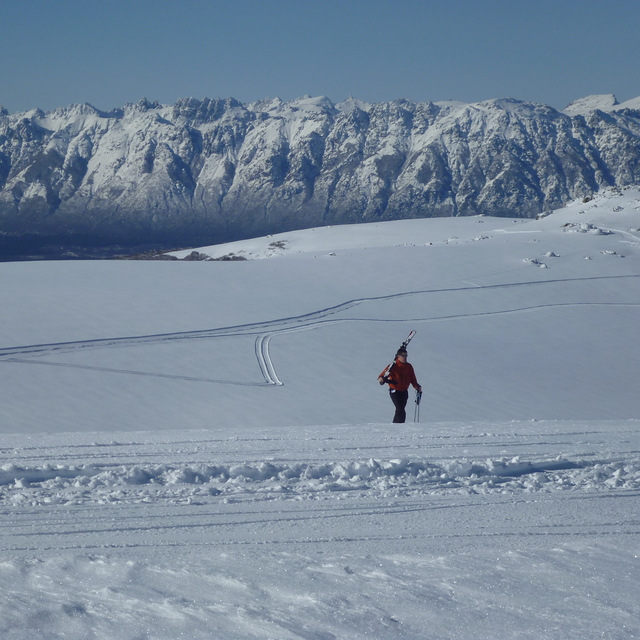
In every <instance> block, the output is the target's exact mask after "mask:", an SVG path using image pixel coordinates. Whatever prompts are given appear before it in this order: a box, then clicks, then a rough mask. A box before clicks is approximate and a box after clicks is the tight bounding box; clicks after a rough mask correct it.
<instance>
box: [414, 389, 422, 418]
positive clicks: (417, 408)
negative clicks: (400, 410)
mask: <svg viewBox="0 0 640 640" xmlns="http://www.w3.org/2000/svg"><path fill="white" fill-rule="evenodd" d="M421 399H422V391H418V390H417V389H416V406H415V409H414V410H413V421H414V422H420V400H421Z"/></svg>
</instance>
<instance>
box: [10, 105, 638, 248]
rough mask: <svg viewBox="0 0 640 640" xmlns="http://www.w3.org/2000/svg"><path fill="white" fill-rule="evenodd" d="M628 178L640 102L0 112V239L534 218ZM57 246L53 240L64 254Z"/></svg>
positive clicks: (194, 241)
mask: <svg viewBox="0 0 640 640" xmlns="http://www.w3.org/2000/svg"><path fill="white" fill-rule="evenodd" d="M636 183H640V99H635V100H630V101H628V102H625V103H623V104H618V103H617V101H616V99H615V97H614V96H591V97H589V98H584V99H582V100H578V101H576V102H574V103H572V104H571V105H569V107H568V108H567V109H566V110H565V111H564V112H560V111H557V110H556V109H553V108H551V107H549V106H546V105H542V104H535V103H529V102H523V101H518V100H514V99H496V100H489V101H486V102H480V103H476V104H463V103H457V102H455V103H454V102H436V103H432V102H425V103H414V102H409V101H406V100H397V101H394V102H386V103H377V104H368V103H363V102H360V101H358V100H356V99H353V98H350V99H348V100H346V101H345V102H342V103H338V104H334V103H332V102H331V101H330V100H329V99H327V98H309V97H305V98H302V99H298V100H293V101H291V102H283V101H281V100H279V99H273V100H272V99H268V100H264V101H260V102H256V103H252V104H242V103H240V102H238V101H236V100H233V99H228V100H211V99H204V100H197V99H193V98H188V99H182V100H179V101H178V102H176V103H175V104H174V105H168V106H166V105H160V104H158V103H153V104H152V103H150V102H148V101H147V100H142V101H141V102H139V103H137V104H128V105H126V106H125V107H123V108H121V109H115V110H113V111H111V112H109V113H105V112H102V111H99V110H98V109H96V108H94V107H92V106H90V105H87V104H84V105H73V106H70V107H67V108H61V109H57V110H55V111H50V112H43V111H41V110H37V109H36V110H32V111H29V112H23V113H17V114H9V113H8V112H7V111H6V110H3V109H1V108H0V232H2V233H3V234H4V236H5V239H6V238H7V237H10V238H12V239H13V240H14V241H15V240H17V237H19V236H24V235H25V234H31V235H35V236H39V237H56V236H58V237H62V238H65V241H64V242H66V243H67V244H68V243H69V242H70V238H71V237H76V236H77V237H84V239H85V240H87V239H90V241H91V242H92V243H96V244H108V243H115V242H121V243H126V244H128V245H132V244H136V243H145V242H151V243H158V244H160V245H164V246H166V245H167V244H168V245H169V246H173V247H175V246H176V245H183V246H187V245H191V246H194V245H202V244H206V243H212V242H221V241H228V240H236V239H240V238H246V237H252V236H257V235H262V234H267V233H276V232H282V231H288V230H292V229H301V228H310V227H314V226H321V225H326V224H344V223H359V222H372V221H374V222H375V221H379V220H393V219H403V218H418V217H434V216H458V215H474V214H486V215H493V216H516V217H533V216H535V215H536V214H538V213H540V212H543V211H545V210H549V209H555V208H558V207H560V206H562V205H564V204H566V203H567V202H568V201H570V200H572V199H574V198H577V197H582V196H585V195H589V194H592V193H594V192H596V191H598V190H599V189H600V188H602V187H608V186H614V185H615V186H625V185H629V184H636ZM64 242H63V244H64Z"/></svg>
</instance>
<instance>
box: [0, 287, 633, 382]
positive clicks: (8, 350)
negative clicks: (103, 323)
mask: <svg viewBox="0 0 640 640" xmlns="http://www.w3.org/2000/svg"><path fill="white" fill-rule="evenodd" d="M638 277H640V276H638V275H617V276H594V277H587V278H564V279H550V280H542V281H528V282H520V283H500V284H491V285H484V286H482V285H477V284H473V283H470V284H471V285H472V286H470V287H456V288H445V289H428V290H416V291H406V292H401V293H395V294H391V295H386V296H374V297H367V298H357V299H354V300H349V301H347V302H343V303H341V304H339V305H336V306H333V307H328V308H326V309H321V310H318V311H314V312H312V313H307V314H304V315H301V316H294V317H288V318H280V319H277V320H272V321H267V322H259V323H251V324H243V325H236V326H230V327H221V328H218V329H203V330H199V331H182V332H176V333H164V334H156V335H146V336H130V337H121V338H99V339H96V340H79V341H70V342H60V343H53V344H39V345H27V346H21V347H5V348H2V349H0V362H7V363H11V362H19V363H22V364H41V365H47V366H56V367H69V368H80V369H88V370H92V371H104V372H107V373H118V374H129V375H138V376H150V377H160V378H173V379H177V380H187V381H193V382H209V383H215V384H227V385H238V386H263V385H265V384H266V385H270V386H282V385H283V384H284V382H282V381H281V380H280V378H279V377H278V374H277V372H276V369H275V366H274V364H273V361H272V358H271V355H270V352H269V343H270V342H271V339H272V337H273V336H274V335H283V334H286V333H293V332H297V331H305V330H311V329H316V328H319V327H321V326H326V325H327V324H332V323H342V322H394V323H397V322H403V323H407V322H437V321H443V320H454V319H462V318H473V317H482V316H491V315H502V314H509V313H520V312H526V311H535V310H540V309H548V308H559V307H575V306H591V307H593V306H628V307H638V306H640V303H613V302H610V303H604V302H582V303H580V302H572V303H551V304H538V305H532V306H526V307H517V308H513V309H502V310H496V311H485V312H476V313H467V314H451V315H443V316H431V317H421V318H403V319H402V320H401V321H400V320H397V319H393V320H391V319H382V318H330V316H335V315H338V314H340V313H342V312H344V311H347V310H349V309H352V308H354V307H357V306H359V305H361V304H363V303H366V302H381V301H386V300H392V299H397V298H404V297H410V296H418V295H429V294H433V293H451V292H460V291H468V290H470V289H472V290H483V289H487V290H492V289H500V288H513V287H528V286H536V285H547V284H557V283H561V282H580V281H597V280H608V279H619V278H638ZM256 334H257V337H256V341H255V355H256V359H257V361H258V365H259V368H260V372H261V374H262V376H263V378H264V381H265V382H264V383H256V382H242V381H234V380H226V379H225V380H219V379H213V378H207V377H204V376H203V377H200V376H184V375H176V374H167V373H151V372H144V371H135V370H131V369H115V368H108V367H96V366H88V365H81V364H72V363H62V362H52V361H44V360H36V359H34V358H39V357H45V356H51V355H54V354H56V353H65V352H71V351H79V350H84V349H104V348H122V347H129V346H137V345H141V344H154V343H156V344H157V343H164V342H167V341H173V340H201V339H215V338H225V337H230V336H242V335H256Z"/></svg>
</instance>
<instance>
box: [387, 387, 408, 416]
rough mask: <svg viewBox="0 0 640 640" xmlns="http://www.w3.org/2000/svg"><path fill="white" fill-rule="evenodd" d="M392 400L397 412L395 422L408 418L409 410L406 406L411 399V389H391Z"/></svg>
mask: <svg viewBox="0 0 640 640" xmlns="http://www.w3.org/2000/svg"><path fill="white" fill-rule="evenodd" d="M389 395H390V396H391V400H392V401H393V404H394V405H395V407H396V414H395V415H394V416H393V421H394V422H404V421H405V420H406V419H407V412H406V411H405V410H404V408H405V407H406V406H407V400H408V399H409V391H408V390H407V391H394V390H393V389H391V390H390V391H389Z"/></svg>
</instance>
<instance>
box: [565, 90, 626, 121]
mask: <svg viewBox="0 0 640 640" xmlns="http://www.w3.org/2000/svg"><path fill="white" fill-rule="evenodd" d="M617 105H618V100H617V98H616V97H615V96H614V95H613V93H604V94H599V95H593V96H586V97H584V98H580V99H579V100H574V101H573V102H572V103H571V104H570V105H568V106H567V108H566V109H564V111H563V113H565V114H566V115H568V116H577V115H586V114H588V113H591V111H595V110H596V109H599V110H600V111H611V110H612V109H613V108H614V107H615V106H617Z"/></svg>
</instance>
